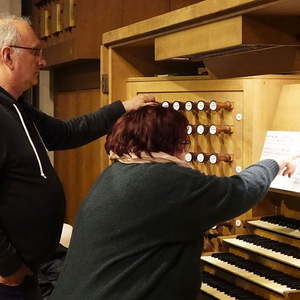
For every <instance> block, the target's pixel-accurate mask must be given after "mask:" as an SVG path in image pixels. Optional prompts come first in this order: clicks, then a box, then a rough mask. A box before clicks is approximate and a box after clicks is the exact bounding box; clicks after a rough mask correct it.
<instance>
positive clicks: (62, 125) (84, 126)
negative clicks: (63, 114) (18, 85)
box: [24, 95, 154, 150]
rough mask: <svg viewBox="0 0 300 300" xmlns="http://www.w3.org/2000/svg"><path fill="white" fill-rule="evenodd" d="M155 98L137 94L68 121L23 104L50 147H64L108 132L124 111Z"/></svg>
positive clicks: (145, 103) (80, 144)
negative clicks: (129, 98)
mask: <svg viewBox="0 0 300 300" xmlns="http://www.w3.org/2000/svg"><path fill="white" fill-rule="evenodd" d="M153 100H154V97H153V96H149V95H138V96H136V97H134V98H132V99H131V100H127V101H124V102H121V101H116V102H114V103H112V104H109V105H106V106H103V107H101V108H100V109H99V110H97V111H96V112H93V113H90V114H86V115H83V116H80V117H77V118H73V119H70V120H68V121H63V120H59V119H56V118H52V117H50V116H48V115H46V114H44V113H42V112H40V111H38V110H36V109H34V108H33V107H31V106H30V105H28V104H25V103H24V107H25V109H26V110H27V111H28V113H29V114H30V115H31V117H32V119H33V120H34V122H35V125H36V126H37V128H38V130H39V133H40V135H41V136H42V138H43V141H44V143H45V144H46V146H47V148H48V150H62V149H70V148H75V147H79V146H82V145H84V144H87V143H89V142H91V141H93V140H95V139H97V138H99V137H101V136H104V135H106V134H107V132H108V131H109V130H110V129H111V127H112V126H113V124H114V123H115V121H116V120H117V119H118V118H119V117H120V116H121V115H122V114H123V113H125V111H128V110H131V109H137V108H138V107H141V106H144V105H149V104H153Z"/></svg>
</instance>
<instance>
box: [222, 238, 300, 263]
mask: <svg viewBox="0 0 300 300" xmlns="http://www.w3.org/2000/svg"><path fill="white" fill-rule="evenodd" d="M223 241H224V242H225V243H226V244H230V245H234V246H237V247H240V248H243V249H245V250H247V251H251V252H254V253H257V254H259V255H262V256H266V257H268V258H271V259H273V260H276V261H279V262H282V263H284V264H288V265H291V266H293V267H296V268H300V248H298V247H294V246H290V245H288V244H285V243H280V242H277V241H274V240H271V239H267V238H263V237H260V236H256V235H244V236H237V238H228V239H227V238H225V239H224V240H223ZM285 253H289V254H290V255H289V254H285Z"/></svg>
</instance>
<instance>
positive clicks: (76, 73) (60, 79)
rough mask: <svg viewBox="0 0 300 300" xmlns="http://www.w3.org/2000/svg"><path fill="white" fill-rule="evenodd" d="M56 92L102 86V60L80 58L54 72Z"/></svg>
mask: <svg viewBox="0 0 300 300" xmlns="http://www.w3.org/2000/svg"><path fill="white" fill-rule="evenodd" d="M53 77H54V86H53V89H54V91H55V92H62V91H75V90H87V89H99V88H100V81H99V77H100V61H99V60H80V61H77V62H75V63H72V64H68V65H64V66H62V67H57V68H56V69H55V70H54V72H53Z"/></svg>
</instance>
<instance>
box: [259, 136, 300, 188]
mask: <svg viewBox="0 0 300 300" xmlns="http://www.w3.org/2000/svg"><path fill="white" fill-rule="evenodd" d="M295 154H300V132H299V131H268V132H267V135H266V138H265V143H264V147H263V151H262V155H261V159H265V158H274V159H279V160H280V159H285V158H287V157H288V156H292V155H295ZM296 165H297V169H296V172H295V173H294V174H293V176H292V177H291V178H288V177H287V176H282V175H277V176H276V178H275V179H274V180H273V182H272V184H271V188H274V189H280V190H286V191H292V192H297V193H300V159H297V160H296Z"/></svg>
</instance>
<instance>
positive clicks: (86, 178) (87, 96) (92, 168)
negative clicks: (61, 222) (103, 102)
mask: <svg viewBox="0 0 300 300" xmlns="http://www.w3.org/2000/svg"><path fill="white" fill-rule="evenodd" d="M54 101H55V117H57V118H60V119H69V118H72V117H74V116H79V115H82V114H84V113H88V112H92V111H95V110H96V109H98V108H99V107H100V91H99V90H86V91H78V92H64V93H58V94H56V95H55V97H54ZM100 161H101V157H100V140H96V141H94V142H92V143H90V144H88V145H85V146H82V147H80V148H77V149H72V150H65V151H56V152H55V160H54V163H55V169H56V171H57V173H58V175H59V177H60V179H61V180H62V182H63V186H64V190H65V194H66V209H67V210H66V221H67V223H70V224H73V222H74V218H75V216H76V213H77V210H78V208H79V205H80V203H81V202H82V200H83V199H84V198H85V196H86V194H87V192H88V191H89V189H90V187H91V185H92V184H93V182H94V181H95V179H96V178H97V176H98V175H99V173H100Z"/></svg>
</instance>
